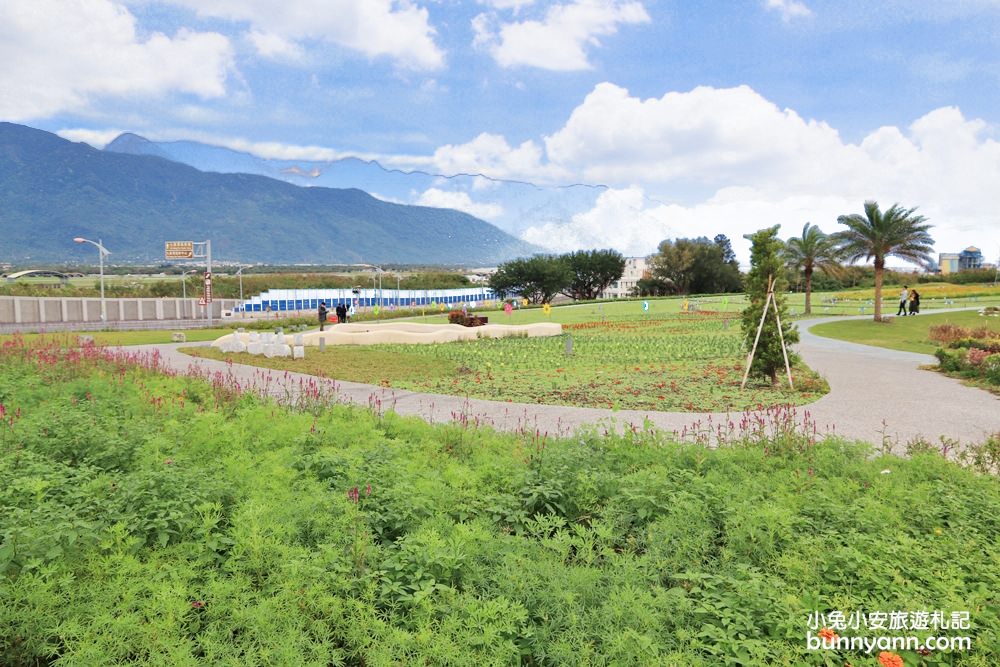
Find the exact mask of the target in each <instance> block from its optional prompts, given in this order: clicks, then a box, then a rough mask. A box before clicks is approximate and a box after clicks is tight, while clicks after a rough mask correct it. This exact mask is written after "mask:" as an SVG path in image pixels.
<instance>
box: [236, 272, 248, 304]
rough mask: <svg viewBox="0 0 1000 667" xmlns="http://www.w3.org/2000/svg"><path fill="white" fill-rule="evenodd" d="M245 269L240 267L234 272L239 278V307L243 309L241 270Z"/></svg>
mask: <svg viewBox="0 0 1000 667" xmlns="http://www.w3.org/2000/svg"><path fill="white" fill-rule="evenodd" d="M245 268H246V267H245V266H241V267H240V268H239V269H237V270H236V275H238V276H239V277H240V307H241V308H242V307H243V269H245Z"/></svg>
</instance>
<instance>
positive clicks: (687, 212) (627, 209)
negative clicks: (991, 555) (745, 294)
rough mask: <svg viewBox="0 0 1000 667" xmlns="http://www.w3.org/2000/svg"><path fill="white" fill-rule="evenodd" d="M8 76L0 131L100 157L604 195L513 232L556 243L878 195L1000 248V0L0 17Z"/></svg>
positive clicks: (789, 223)
mask: <svg viewBox="0 0 1000 667" xmlns="http://www.w3.org/2000/svg"><path fill="white" fill-rule="evenodd" d="M0 62H2V63H3V66H0V120H8V121H13V122H19V123H24V124H27V125H31V126H34V127H38V128H42V129H46V130H51V131H55V132H59V133H60V134H61V135H62V136H64V137H67V138H71V139H74V140H78V141H87V142H89V143H91V144H93V145H95V146H98V147H100V146H103V144H104V143H105V142H107V141H108V140H110V139H111V138H113V137H114V136H115V135H117V134H118V133H119V132H121V131H124V130H129V131H133V132H137V133H139V134H142V135H144V136H147V137H149V138H152V139H158V140H172V139H196V140H200V141H205V142H209V143H215V144H220V145H225V146H230V147H235V148H239V149H241V150H247V151H250V152H253V153H255V154H258V155H261V156H264V157H280V158H294V159H310V158H311V159H324V160H327V159H335V158H338V157H343V156H348V155H356V156H361V157H366V158H377V159H378V160H379V161H380V162H381V163H383V164H384V165H386V166H390V167H396V168H401V169H413V170H417V169H419V170H424V171H428V172H430V173H440V174H445V175H450V174H454V173H482V174H485V175H488V176H492V177H496V178H509V179H516V180H526V181H532V182H537V183H544V184H549V185H559V184H570V183H590V184H602V185H606V186H608V187H609V189H608V190H607V191H605V192H604V193H603V194H602V195H601V196H600V197H598V198H597V199H596V200H595V202H594V205H593V208H592V209H590V210H586V211H581V212H579V213H576V214H574V215H572V216H570V217H568V218H567V219H563V220H552V221H549V222H547V223H545V224H544V225H541V224H540V225H536V226H533V227H531V228H529V229H527V230H525V231H523V235H524V236H525V238H527V239H529V240H532V241H536V242H539V243H543V244H545V245H547V246H549V247H551V248H553V249H555V250H564V249H570V248H576V247H615V248H618V249H619V250H622V251H623V252H626V253H627V254H646V253H648V252H651V251H652V250H654V249H655V247H656V244H657V243H658V242H659V241H661V240H662V239H663V238H667V237H676V236H697V235H708V236H713V235H714V234H716V233H720V232H721V233H725V234H727V235H729V236H730V237H731V238H733V239H734V242H735V245H736V247H737V250H738V251H739V252H740V254H741V255H744V256H745V251H746V247H745V244H744V243H743V242H742V240H741V239H740V237H741V236H742V234H744V233H747V232H750V231H753V230H755V229H758V228H760V227H763V226H767V225H771V224H775V223H781V225H782V233H783V234H784V235H785V236H790V235H792V234H794V233H796V232H800V231H801V229H802V225H803V224H804V223H805V222H807V221H809V222H813V223H815V224H818V225H819V226H820V227H821V228H822V229H824V230H826V231H831V232H832V231H835V230H836V228H837V224H836V217H837V215H839V214H843V213H852V212H860V211H861V209H862V203H863V201H864V200H865V199H876V200H878V201H879V202H882V203H883V204H885V205H889V204H891V203H893V202H897V201H898V202H900V203H902V204H904V205H905V206H907V207H912V206H919V207H920V212H921V213H923V214H925V215H926V216H927V217H928V218H930V220H931V222H932V223H934V224H935V228H934V236H935V238H936V240H937V242H938V243H937V250H938V251H954V250H959V249H961V248H964V247H965V246H968V245H970V244H975V245H978V246H980V247H981V248H983V250H984V252H985V254H986V255H987V257H988V258H989V259H991V260H995V258H996V256H997V255H998V254H1000V213H998V212H997V210H998V208H1000V206H998V204H1000V133H998V123H1000V92H998V91H1000V0H948V1H947V2H941V1H939V0H879V1H878V2H871V1H870V0H710V1H707V2H690V1H683V0H555V1H553V0H281V1H280V2H278V1H276V0H3V1H2V2H0ZM489 194H490V191H489V189H488V188H483V189H482V190H481V191H473V192H470V193H461V195H462V196H456V195H455V194H454V193H453V194H451V195H448V193H444V196H442V195H441V193H440V192H437V193H435V192H431V191H427V192H422V193H414V199H413V202H414V203H416V202H418V201H420V202H422V203H434V202H439V203H441V204H443V205H453V206H457V207H462V208H465V209H466V210H470V211H479V212H481V213H483V214H484V217H488V213H489V212H490V211H491V210H495V209H494V208H491V207H495V206H497V204H496V203H495V202H491V201H490V199H489ZM449 197H450V199H449Z"/></svg>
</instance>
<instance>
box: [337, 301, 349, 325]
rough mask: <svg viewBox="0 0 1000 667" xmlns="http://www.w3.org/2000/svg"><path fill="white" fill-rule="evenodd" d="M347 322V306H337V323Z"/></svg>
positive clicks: (340, 304) (339, 304)
mask: <svg viewBox="0 0 1000 667" xmlns="http://www.w3.org/2000/svg"><path fill="white" fill-rule="evenodd" d="M346 321H347V306H345V305H344V304H342V303H338V304H337V322H346Z"/></svg>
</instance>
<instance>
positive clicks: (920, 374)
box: [129, 316, 1000, 453]
mask: <svg viewBox="0 0 1000 667" xmlns="http://www.w3.org/2000/svg"><path fill="white" fill-rule="evenodd" d="M864 317H867V316H863V317H862V319H863V318H864ZM844 319H846V318H844V317H830V318H822V319H816V320H808V321H806V322H800V323H799V324H800V327H799V330H800V338H801V341H800V343H799V345H798V347H797V351H798V353H799V354H800V355H801V356H802V358H803V360H804V361H805V362H806V363H807V364H808V365H809V366H810V367H811V368H813V369H814V370H815V371H817V372H818V373H819V374H820V375H822V376H823V377H825V378H826V379H827V381H828V382H829V384H830V393H829V394H827V395H826V396H824V397H823V398H821V399H820V400H818V401H816V402H815V403H812V404H810V405H807V406H801V407H799V408H796V409H794V411H793V414H792V417H793V418H794V419H795V420H796V422H797V423H798V424H799V427H800V428H804V429H808V430H809V431H810V432H811V431H813V430H815V431H816V432H817V433H818V434H820V435H821V434H823V433H827V432H832V433H836V434H837V435H840V436H843V437H846V438H850V439H857V440H864V441H867V442H871V443H873V444H875V445H876V446H878V445H881V444H882V443H886V444H888V445H889V446H891V447H892V449H893V450H894V451H897V452H899V453H902V451H903V449H904V448H905V445H906V443H907V442H908V441H910V440H913V439H915V438H918V437H922V438H924V439H926V440H927V441H929V442H931V443H932V444H935V445H936V444H938V443H939V442H940V438H942V437H943V438H948V439H951V440H955V441H957V442H959V443H961V444H968V443H972V442H981V441H982V440H984V439H985V438H986V437H988V436H989V435H990V434H992V433H1000V399H998V398H997V397H996V396H994V395H992V394H990V393H989V392H986V391H984V390H981V389H975V388H972V387H967V386H964V385H963V384H962V383H961V382H960V381H958V380H954V379H952V378H948V377H945V376H943V375H940V374H938V373H934V372H931V371H926V370H920V368H919V367H920V366H921V365H926V364H934V363H936V360H935V359H934V358H933V357H931V356H929V355H923V354H914V353H910V352H898V351H895V350H888V349H885V348H876V347H869V346H866V345H858V344H855V343H847V342H844V341H838V340H833V339H829V338H822V337H820V336H816V335H815V334H813V333H811V332H810V331H809V329H810V328H811V327H812V326H814V325H816V324H820V323H822V322H829V321H835V320H836V321H840V320H844ZM852 319H856V318H852ZM204 345H208V343H205V344H204ZM179 347H190V345H189V344H184V343H177V344H169V345H145V346H136V347H131V348H129V349H130V350H136V349H138V350H140V351H146V352H154V351H155V352H157V353H158V354H159V355H160V356H161V359H162V362H163V363H164V365H166V366H167V367H169V368H172V369H174V370H176V371H179V372H189V371H191V370H193V369H194V368H198V369H200V371H201V372H206V373H221V374H223V375H224V376H227V377H229V378H230V379H231V380H232V381H235V382H239V384H240V386H241V387H243V388H246V389H252V390H255V391H258V392H260V393H266V394H269V395H271V396H274V397H276V398H278V399H280V400H290V399H292V400H294V398H295V397H296V396H298V395H299V393H300V391H302V389H303V388H304V387H307V388H309V387H311V388H314V389H315V388H319V389H320V390H321V391H325V392H329V393H331V394H335V395H336V397H337V399H338V400H339V401H341V402H346V403H354V404H357V405H362V406H365V407H371V408H373V409H378V410H394V411H395V412H397V413H399V414H402V415H415V416H419V417H421V418H423V419H425V420H427V421H429V422H446V421H459V422H468V423H472V424H486V425H490V426H492V427H494V428H496V429H499V430H505V431H520V432H530V433H535V432H537V433H539V434H549V435H569V434H570V433H572V432H573V431H574V430H576V429H577V428H579V427H581V426H596V427H597V428H599V429H608V428H614V429H617V430H622V429H627V428H631V429H642V428H644V427H645V425H646V424H651V425H653V426H656V427H658V428H661V429H665V430H667V431H673V432H675V433H676V434H677V435H678V436H679V437H681V438H684V439H688V440H697V441H701V442H707V443H712V442H715V441H717V440H718V439H719V437H720V434H721V435H722V437H726V435H727V434H728V435H729V437H732V436H733V435H734V434H735V435H738V434H739V433H740V432H741V431H743V430H751V431H752V430H753V429H765V430H767V431H772V430H773V429H775V428H777V426H776V425H777V424H778V423H780V422H782V421H783V419H785V418H786V417H787V416H788V415H787V414H780V412H781V411H770V412H765V413H762V414H753V415H746V414H742V413H734V414H727V413H690V412H650V411H640V410H617V411H613V410H606V409H596V408H574V407H567V406H556V405H535V404H523V403H505V402H499V401H487V400H481V399H466V398H462V397H457V396H444V395H435V394H421V393H417V392H412V391H406V390H399V389H385V388H382V387H376V386H372V385H365V384H359V383H355V382H342V381H333V380H326V379H322V378H317V377H315V376H311V375H305V374H302V373H294V372H286V371H276V370H269V369H264V368H259V367H256V366H247V365H243V364H239V363H230V362H227V361H216V360H212V359H201V358H197V357H191V356H189V355H186V354H184V353H183V352H180V351H179V350H178V348H179Z"/></svg>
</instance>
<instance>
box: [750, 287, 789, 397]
mask: <svg viewBox="0 0 1000 667" xmlns="http://www.w3.org/2000/svg"><path fill="white" fill-rule="evenodd" d="M768 306H772V307H773V308H774V317H775V319H776V320H777V321H778V338H779V339H780V340H781V354H782V355H783V356H784V357H785V371H786V372H787V373H788V386H789V388H791V389H794V388H795V387H794V385H793V384H792V366H791V364H789V363H788V348H787V347H786V346H785V334H784V332H783V331H782V330H781V313H779V312H778V302H777V301H776V300H775V298H774V276H768V277H767V298H766V299H764V309H763V310H762V311H761V313H760V324H758V325H757V335H756V336H755V337H754V339H753V347H751V348H750V354H748V355H747V368H746V370H745V371H744V372H743V382H741V383H740V389H744V388H746V386H747V378H748V377H749V376H750V365H751V364H752V363H753V357H754V355H755V354H756V353H757V344H758V343H759V342H760V333H761V331H763V330H764V320H765V319H766V318H767V307H768Z"/></svg>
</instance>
